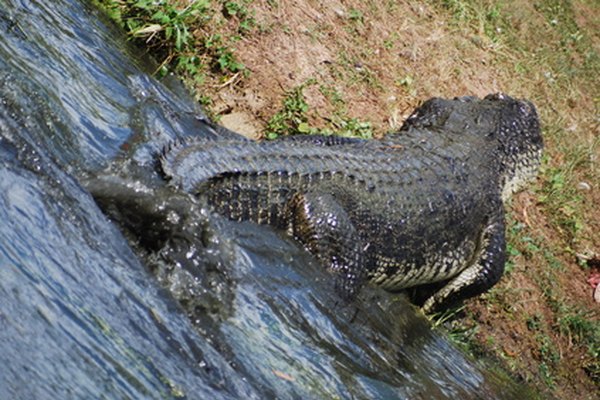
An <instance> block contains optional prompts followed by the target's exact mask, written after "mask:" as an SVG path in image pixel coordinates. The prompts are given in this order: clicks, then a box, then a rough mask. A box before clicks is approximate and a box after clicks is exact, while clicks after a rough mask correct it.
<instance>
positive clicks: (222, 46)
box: [96, 0, 253, 85]
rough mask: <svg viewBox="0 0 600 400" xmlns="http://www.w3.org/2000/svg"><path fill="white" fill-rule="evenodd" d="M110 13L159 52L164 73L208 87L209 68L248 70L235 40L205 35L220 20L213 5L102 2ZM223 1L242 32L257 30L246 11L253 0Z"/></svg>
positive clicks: (160, 0)
mask: <svg viewBox="0 0 600 400" xmlns="http://www.w3.org/2000/svg"><path fill="white" fill-rule="evenodd" d="M96 2H97V3H98V4H99V5H100V6H101V7H102V8H104V9H105V10H106V11H107V13H108V15H109V16H110V17H111V18H112V19H113V20H115V21H116V22H117V23H119V24H120V25H121V26H123V27H124V28H125V29H126V30H127V32H128V33H129V34H130V35H131V37H133V38H134V39H136V40H138V41H139V42H140V43H142V42H143V43H144V45H145V46H147V47H150V48H152V49H153V53H154V54H155V55H158V56H159V57H161V58H162V59H163V61H162V63H161V65H160V67H159V68H158V72H159V73H160V74H161V75H164V74H166V73H168V72H169V71H170V70H173V71H175V72H177V73H178V74H179V75H180V76H182V77H183V78H184V79H186V80H188V81H191V82H194V83H195V84H196V85H197V84H202V83H203V82H204V79H205V74H206V72H207V69H208V68H212V69H213V70H214V71H217V72H219V73H223V74H227V73H237V72H240V71H242V70H244V66H243V64H241V63H240V62H239V61H238V60H237V59H236V57H235V55H234V51H233V49H232V48H231V46H230V45H231V43H233V42H235V40H236V38H235V37H228V38H227V39H224V38H222V37H221V36H220V35H217V34H210V33H204V30H203V29H202V28H204V27H206V26H207V25H208V24H209V22H213V23H214V21H215V19H216V17H215V14H216V12H215V10H214V8H213V7H214V4H213V2H211V1H209V0H193V1H189V2H185V4H181V3H178V2H173V1H168V0H96ZM221 3H222V13H223V15H224V16H226V17H228V18H237V19H238V20H239V30H240V31H247V30H249V29H250V28H251V27H252V26H253V18H252V16H251V13H250V12H249V11H248V9H247V8H246V4H247V3H248V1H247V0H244V1H241V2H234V1H227V2H221Z"/></svg>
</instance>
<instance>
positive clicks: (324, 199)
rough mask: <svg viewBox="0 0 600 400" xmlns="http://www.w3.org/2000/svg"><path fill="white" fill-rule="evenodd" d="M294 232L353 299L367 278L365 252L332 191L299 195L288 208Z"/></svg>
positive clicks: (337, 286)
mask: <svg viewBox="0 0 600 400" xmlns="http://www.w3.org/2000/svg"><path fill="white" fill-rule="evenodd" d="M286 219H287V220H288V222H289V230H290V234H292V235H293V236H294V237H295V238H297V239H298V240H299V241H300V242H301V243H302V244H304V245H305V246H306V247H307V248H308V250H309V251H310V252H311V253H312V254H313V255H314V256H316V257H317V258H318V260H319V261H320V262H321V263H322V264H323V265H325V266H327V268H328V269H329V271H330V272H332V273H333V274H334V276H335V288H336V290H337V291H338V292H339V295H340V296H341V297H343V298H345V299H351V298H353V297H354V296H355V295H356V294H357V293H358V291H359V290H360V288H361V287H362V286H363V284H364V282H365V280H366V276H367V273H366V266H367V265H366V263H365V261H366V260H365V251H366V249H367V247H368V245H367V244H366V243H364V241H363V240H361V237H360V235H359V234H358V232H357V230H356V228H355V226H354V224H353V223H352V221H351V220H350V218H349V216H348V213H347V212H346V210H345V209H344V208H343V207H342V206H341V205H340V204H339V203H338V202H337V201H336V200H335V198H334V197H333V196H331V195H329V194H317V193H312V192H309V193H303V194H296V195H295V196H293V197H292V199H291V200H290V201H289V203H288V205H287V209H286Z"/></svg>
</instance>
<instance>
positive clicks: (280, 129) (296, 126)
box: [264, 79, 316, 139]
mask: <svg viewBox="0 0 600 400" xmlns="http://www.w3.org/2000/svg"><path fill="white" fill-rule="evenodd" d="M315 83H316V81H315V80H314V79H310V80H308V81H306V82H304V83H303V84H302V85H300V86H297V87H296V88H294V89H292V90H290V91H289V92H287V94H286V96H285V98H284V99H283V108H282V109H281V110H280V111H278V112H277V113H276V114H275V115H273V116H272V117H271V119H270V120H269V122H268V123H267V128H266V130H265V132H264V135H265V137H266V138H267V139H275V138H277V137H279V136H282V135H292V134H296V133H311V132H312V131H313V129H312V128H311V127H310V126H309V125H308V117H307V115H306V113H307V112H308V104H307V103H306V99H305V98H304V93H303V92H304V89H305V88H306V87H307V86H310V85H313V84H315Z"/></svg>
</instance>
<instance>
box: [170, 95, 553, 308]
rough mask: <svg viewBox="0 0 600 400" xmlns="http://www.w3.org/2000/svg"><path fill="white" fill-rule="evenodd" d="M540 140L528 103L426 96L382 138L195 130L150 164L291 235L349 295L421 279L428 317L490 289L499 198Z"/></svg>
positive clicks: (528, 166)
mask: <svg viewBox="0 0 600 400" xmlns="http://www.w3.org/2000/svg"><path fill="white" fill-rule="evenodd" d="M542 149H543V141H542V136H541V133H540V127H539V121H538V117H537V112H536V110H535V107H534V106H533V104H532V103H530V102H528V101H525V100H517V99H513V98H511V97H509V96H507V95H504V94H493V95H488V96H486V97H485V98H483V99H479V98H475V97H462V98H455V99H451V100H448V99H441V98H433V99H430V100H428V101H426V102H425V103H423V104H422V106H421V107H419V108H417V109H416V110H415V111H414V112H413V113H412V114H411V115H410V117H408V119H407V120H406V121H405V123H404V124H403V126H402V127H401V128H400V130H399V131H397V132H396V133H392V134H388V135H385V136H384V137H383V138H381V139H359V138H347V137H335V136H321V135H315V136H309V135H304V136H291V137H283V138H280V139H277V140H272V141H251V140H248V139H245V138H241V137H240V138H239V139H237V138H233V139H232V138H227V139H223V140H214V139H212V138H204V139H203V138H195V139H191V140H183V141H179V142H176V143H172V144H170V145H168V146H167V147H166V148H165V150H164V151H163V153H162V154H161V155H160V160H159V169H160V170H161V171H162V174H164V176H165V177H166V178H167V179H168V180H169V181H170V184H171V185H175V186H176V187H177V188H179V189H182V190H184V191H186V192H189V193H193V194H194V195H196V196H198V197H199V198H201V199H203V201H205V202H206V204H207V205H208V207H209V208H210V209H211V210H212V211H213V212H216V213H217V214H220V215H222V216H224V217H226V218H228V219H231V220H234V221H250V222H254V223H258V224H268V225H271V226H273V227H275V228H277V229H281V230H282V231H284V232H286V233H287V234H289V235H290V236H292V237H293V238H294V239H296V240H298V241H299V242H300V243H301V244H302V245H303V246H305V247H306V249H307V250H308V251H309V252H311V253H312V254H313V255H314V256H315V257H316V259H317V260H318V262H319V263H321V264H323V265H324V266H325V267H326V268H327V269H328V270H329V271H330V272H331V273H332V275H333V277H334V279H333V282H335V284H334V287H335V288H336V291H337V292H338V293H339V294H340V295H341V296H342V297H344V298H347V299H351V298H353V297H354V296H356V294H357V293H358V291H359V290H360V289H361V287H363V285H364V284H365V283H367V282H371V283H373V284H375V285H379V286H381V287H383V288H384V289H386V290H389V291H397V290H402V289H407V288H415V287H417V288H419V287H424V288H427V287H428V285H431V287H433V290H429V291H425V292H424V293H427V296H426V298H425V299H424V301H421V303H420V305H422V309H423V310H424V311H425V312H427V313H430V312H434V311H437V310H441V309H444V308H447V307H448V306H450V305H453V304H455V303H456V302H458V301H460V300H464V299H466V298H469V297H472V296H476V295H478V294H481V293H483V292H485V291H486V290H488V289H489V288H491V287H492V286H493V285H494V284H495V283H496V282H497V281H498V280H499V279H500V277H501V275H502V273H503V270H504V264H505V261H506V242H505V211H504V203H505V202H506V200H507V199H508V198H509V196H510V195H511V194H512V193H514V192H515V191H517V190H519V189H521V188H523V187H524V186H525V185H526V184H527V182H529V181H530V180H532V179H533V178H534V177H535V175H536V172H537V169H538V167H539V165H540V159H541V153H542Z"/></svg>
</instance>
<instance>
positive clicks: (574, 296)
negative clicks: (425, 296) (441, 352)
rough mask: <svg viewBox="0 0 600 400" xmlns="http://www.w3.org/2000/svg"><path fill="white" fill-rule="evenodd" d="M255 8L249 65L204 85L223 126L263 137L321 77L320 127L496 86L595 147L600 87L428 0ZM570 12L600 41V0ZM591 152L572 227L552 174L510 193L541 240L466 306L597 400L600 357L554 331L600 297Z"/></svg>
mask: <svg viewBox="0 0 600 400" xmlns="http://www.w3.org/2000/svg"><path fill="white" fill-rule="evenodd" d="M274 4H277V6H275V5H274ZM506 7H507V12H509V13H510V15H511V21H512V23H513V26H514V29H515V31H516V32H517V34H518V35H523V36H524V37H531V38H532V39H531V40H532V41H534V40H536V39H535V38H536V37H537V38H539V40H540V41H541V40H547V41H549V42H551V41H558V40H559V38H554V37H552V31H551V30H550V29H549V28H548V23H547V22H546V21H545V19H544V17H543V15H542V14H541V12H539V11H538V10H536V9H535V8H534V6H533V5H532V4H530V2H526V1H519V0H515V1H512V2H509V4H508V5H506ZM251 8H252V9H253V10H254V13H255V18H256V21H257V28H256V29H255V30H254V31H253V32H252V33H250V34H248V35H245V36H244V37H243V38H242V39H241V41H239V42H238V43H237V45H236V55H237V57H238V58H239V60H240V61H241V62H242V63H243V64H245V65H246V67H247V68H248V70H249V71H250V74H249V76H247V77H245V78H241V79H232V80H231V81H230V82H227V84H225V85H224V84H223V83H222V82H221V81H217V80H216V79H217V78H215V80H214V81H213V82H211V81H210V80H209V82H208V91H209V93H208V94H209V96H210V97H212V99H213V100H214V105H213V107H212V109H213V112H214V113H215V114H217V115H220V116H221V118H222V119H221V122H222V123H223V124H224V125H226V126H228V127H230V128H231V129H234V130H237V131H240V132H243V133H245V134H247V135H249V136H252V137H259V136H260V132H261V131H262V130H263V129H264V127H265V125H266V122H267V121H268V120H269V118H270V117H271V116H272V115H273V114H275V113H276V112H277V111H278V110H279V109H280V108H281V102H282V99H283V97H284V95H285V93H286V91H289V90H290V89H293V88H294V87H297V86H299V85H301V84H302V83H304V82H306V81H307V80H308V79H316V81H317V82H318V84H317V85H311V86H309V87H307V89H306V90H305V95H306V99H307V102H308V104H309V107H310V111H309V113H310V123H311V125H313V126H317V127H325V126H327V124H328V120H327V117H328V116H330V115H331V114H332V113H334V112H336V110H338V111H339V108H340V107H342V108H343V110H344V112H345V113H346V115H347V116H348V117H354V118H359V119H360V120H367V121H371V122H372V124H373V127H374V129H375V131H376V132H377V134H383V133H385V132H387V131H390V130H393V129H395V128H397V127H398V126H399V125H400V124H401V123H402V121H403V120H404V118H405V117H406V116H407V115H408V114H409V113H410V111H411V110H412V109H414V108H415V107H416V106H417V105H418V104H419V103H420V102H421V101H423V100H425V99H428V98H430V97H433V96H440V97H454V96H464V95H476V96H484V95H486V94H488V93H493V92H499V91H502V92H506V93H509V94H510V95H512V96H516V97H526V98H530V99H532V100H533V101H534V102H535V103H536V104H537V106H538V109H539V111H540V116H541V118H542V121H543V123H544V124H545V126H549V127H553V126H559V127H561V129H563V130H564V132H565V133H564V135H570V136H571V137H572V140H571V141H573V142H576V143H579V144H580V145H581V147H582V148H586V146H588V147H587V148H589V149H591V148H592V147H593V145H592V143H593V141H594V140H595V138H596V137H597V136H598V135H600V131H599V128H598V124H599V121H600V118H599V116H598V111H597V106H598V105H597V104H595V102H596V103H597V102H598V90H599V88H598V86H597V85H596V86H595V87H594V86H589V85H586V84H585V83H582V82H578V81H576V80H574V81H570V83H569V84H568V85H565V88H564V92H561V93H560V96H557V94H556V93H557V91H556V89H555V88H554V87H553V86H552V76H551V73H552V71H549V70H546V69H545V68H546V67H545V66H544V65H537V66H536V65H533V64H532V62H531V59H533V58H532V57H533V55H531V54H529V53H528V52H527V51H525V50H524V51H520V52H519V51H515V50H511V49H507V48H505V47H504V46H503V45H501V44H497V43H494V42H493V41H492V40H491V39H490V38H489V37H488V36H487V35H486V34H485V33H484V32H483V27H482V26H480V27H477V26H473V25H472V24H471V26H460V25H457V24H451V23H449V20H450V15H449V14H447V13H444V11H443V10H440V9H436V8H434V7H433V6H431V5H428V4H423V3H422V2H416V1H395V2H391V1H380V2H373V1H368V2H365V1H359V0H344V1H342V0H323V1H318V2H317V1H314V0H296V1H290V0H279V1H267V0H256V1H254V2H253V3H252V5H251ZM574 9H575V13H576V15H575V20H576V21H577V23H578V24H579V26H580V27H581V28H582V29H585V30H586V31H588V32H590V33H591V36H590V40H591V47H592V48H593V49H595V51H600V33H599V32H600V24H599V22H598V21H600V18H599V11H600V9H599V7H598V6H593V4H592V3H590V2H585V1H579V2H576V4H575V6H574ZM540 48H541V47H540ZM528 62H529V64H528V65H529V66H530V68H529V69H528V70H527V71H526V72H525V73H522V74H521V75H519V74H517V72H516V69H517V65H518V64H519V63H526V64H527V63H528ZM571 63H572V64H573V65H574V66H578V65H580V64H581V63H582V60H581V58H580V53H577V52H573V57H572V59H571ZM598 73H599V74H600V71H599V72H598ZM320 86H322V87H325V88H328V89H329V90H330V91H331V90H335V92H337V93H338V94H339V96H340V97H341V101H337V102H334V101H332V98H331V96H326V95H324V94H323V90H320V89H319V87H320ZM562 137H563V136H561V135H548V138H547V140H546V144H547V155H548V162H547V165H546V166H545V168H549V169H551V168H554V167H555V166H558V165H561V164H563V163H565V162H568V160H567V156H565V155H564V149H565V146H568V145H569V142H570V140H569V139H568V138H567V139H562ZM596 150H597V148H596ZM588 158H589V160H585V163H586V165H587V166H586V167H585V168H578V167H577V166H576V167H574V169H573V171H572V173H573V174H574V177H572V179H570V180H569V181H568V182H567V183H568V184H577V183H579V182H586V183H587V184H588V185H589V189H588V188H585V189H581V190H575V191H573V193H574V195H576V196H579V197H581V198H582V200H581V204H582V205H581V218H580V219H581V224H582V226H581V227H580V229H579V230H578V231H577V232H578V233H577V235H576V236H575V237H573V235H572V234H569V232H568V230H567V229H564V228H563V227H561V225H560V224H559V223H557V222H556V220H557V218H558V217H557V216H560V215H561V213H564V214H565V215H566V214H568V213H570V212H572V211H570V210H569V209H568V208H567V207H564V209H562V208H561V209H560V210H558V211H552V210H549V209H548V206H547V205H546V204H545V203H544V201H543V200H542V198H543V190H542V188H543V187H546V185H548V184H549V182H547V181H544V180H543V179H542V180H541V181H540V182H538V183H537V185H535V186H534V188H533V190H530V191H527V192H525V193H522V194H520V195H518V196H517V197H516V199H515V200H514V201H513V205H512V219H513V220H514V222H518V223H520V224H521V226H522V232H521V234H520V235H521V236H519V237H520V238H522V237H528V238H532V240H533V241H534V243H536V244H537V247H538V250H535V248H533V249H532V248H530V247H528V244H527V243H526V242H523V241H519V242H518V243H516V244H515V245H514V246H515V247H516V248H517V250H518V251H519V254H518V255H514V256H513V258H512V262H513V264H514V268H513V269H512V271H511V272H510V273H507V274H506V275H505V277H504V278H503V279H502V281H501V282H500V284H499V285H497V287H496V288H495V289H494V290H493V291H492V292H490V293H489V294H486V295H484V296H482V297H480V298H478V299H474V300H472V301H470V302H469V303H468V305H467V312H466V314H467V317H466V320H465V322H464V323H465V324H466V325H469V324H471V325H476V326H477V327H478V332H477V334H476V335H475V340H476V341H477V342H479V343H480V346H481V347H482V348H483V349H484V350H485V351H486V352H487V353H490V354H492V355H494V356H496V357H497V358H498V359H500V360H501V361H502V362H503V363H504V364H505V365H506V366H507V367H508V368H509V369H510V370H511V371H512V372H513V373H515V374H516V375H519V376H521V377H522V378H523V379H525V380H526V381H528V382H531V383H533V384H534V385H536V386H537V387H538V388H539V389H540V390H541V391H542V392H543V393H545V394H547V395H552V396H556V397H558V398H572V399H592V398H598V397H596V396H597V395H598V390H599V388H598V386H597V385H598V381H597V379H598V378H597V377H596V383H594V381H593V379H592V378H591V377H590V372H589V366H590V365H592V364H593V363H594V362H596V363H597V360H594V359H593V357H592V355H590V353H589V352H588V351H587V348H586V346H585V345H583V344H581V343H580V342H577V340H576V338H574V336H573V335H574V334H573V332H572V331H569V330H565V329H562V328H561V327H562V326H564V325H563V324H562V323H563V322H564V321H563V319H562V318H563V317H564V315H566V314H565V312H564V309H569V310H570V309H572V310H578V312H580V313H584V315H585V318H587V319H588V320H590V321H598V319H599V318H600V312H599V310H600V305H599V304H597V303H594V301H593V297H592V288H591V286H590V285H589V284H588V283H587V282H586V280H587V279H588V275H589V273H590V271H589V270H586V269H585V268H582V267H581V266H580V265H578V263H577V257H576V254H577V253H582V252H586V251H587V252H588V253H589V252H591V253H600V239H599V238H598V236H597V234H596V233H597V232H599V231H600V212H599V211H598V210H597V209H596V206H595V205H596V204H600V190H599V186H600V183H599V182H598V181H597V180H595V179H598V177H599V176H600V174H599V173H598V162H599V161H598V160H599V159H600V155H598V154H597V151H596V153H594V152H590V154H589V157H588ZM546 176H549V175H546ZM596 326H597V325H596ZM596 365H597V364H596ZM586 368H587V369H588V370H587V371H586ZM546 370H548V371H549V372H548V374H546V375H545V374H544V371H546Z"/></svg>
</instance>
